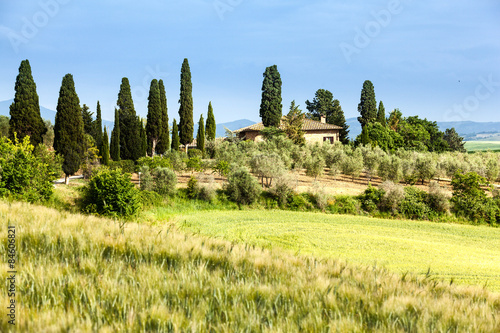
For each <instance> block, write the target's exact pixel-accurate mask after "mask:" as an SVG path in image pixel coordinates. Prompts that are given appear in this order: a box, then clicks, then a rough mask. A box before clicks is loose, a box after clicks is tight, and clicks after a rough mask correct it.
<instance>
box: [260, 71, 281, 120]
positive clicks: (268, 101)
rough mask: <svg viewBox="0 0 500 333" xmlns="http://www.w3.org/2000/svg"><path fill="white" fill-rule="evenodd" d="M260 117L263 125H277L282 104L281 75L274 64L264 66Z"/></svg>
mask: <svg viewBox="0 0 500 333" xmlns="http://www.w3.org/2000/svg"><path fill="white" fill-rule="evenodd" d="M263 76H264V81H263V82H262V100H261V103H260V117H261V118H262V123H263V124H264V126H265V127H268V126H274V127H279V126H280V122H281V115H282V109H283V105H282V104H281V101H282V99H281V84H282V83H281V76H280V73H279V72H278V67H277V66H276V65H273V66H270V67H267V68H266V71H265V72H264V74H263Z"/></svg>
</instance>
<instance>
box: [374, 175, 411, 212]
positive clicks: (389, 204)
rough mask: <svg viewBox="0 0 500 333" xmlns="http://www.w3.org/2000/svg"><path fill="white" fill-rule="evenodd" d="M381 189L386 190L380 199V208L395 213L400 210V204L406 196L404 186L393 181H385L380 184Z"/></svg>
mask: <svg viewBox="0 0 500 333" xmlns="http://www.w3.org/2000/svg"><path fill="white" fill-rule="evenodd" d="M380 189H381V190H382V191H384V195H383V196H382V200H380V205H379V209H380V210H382V211H391V212H392V213H393V214H394V213H396V212H397V211H398V208H399V204H400V203H401V201H403V199H404V197H405V192H404V190H403V186H401V185H399V184H394V183H393V182H391V181H385V182H383V183H382V184H380Z"/></svg>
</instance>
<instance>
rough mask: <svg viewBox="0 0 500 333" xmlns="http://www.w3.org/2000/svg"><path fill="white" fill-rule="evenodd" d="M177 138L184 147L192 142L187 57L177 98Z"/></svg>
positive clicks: (191, 107)
mask: <svg viewBox="0 0 500 333" xmlns="http://www.w3.org/2000/svg"><path fill="white" fill-rule="evenodd" d="M179 103H180V107H179V140H180V143H182V144H183V145H184V146H185V147H186V152H187V145H188V144H190V143H191V142H193V131H194V124H193V85H192V83H191V69H190V68H189V63H188V60H187V59H184V62H183V63H182V68H181V94H180V99H179Z"/></svg>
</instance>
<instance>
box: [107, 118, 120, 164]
mask: <svg viewBox="0 0 500 333" xmlns="http://www.w3.org/2000/svg"><path fill="white" fill-rule="evenodd" d="M120 136H121V134H120V116H119V114H118V110H117V109H116V108H115V127H114V128H113V131H112V132H111V146H110V147H109V155H110V157H111V159H112V160H113V161H115V162H116V161H119V160H120Z"/></svg>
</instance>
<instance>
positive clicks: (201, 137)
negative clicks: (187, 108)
mask: <svg viewBox="0 0 500 333" xmlns="http://www.w3.org/2000/svg"><path fill="white" fill-rule="evenodd" d="M196 148H198V149H199V150H201V151H202V152H203V155H205V121H204V120H203V114H201V115H200V121H199V122H198V133H197V134H196Z"/></svg>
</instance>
